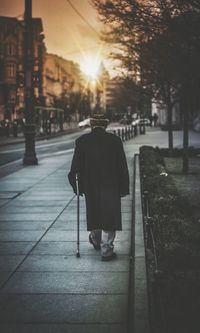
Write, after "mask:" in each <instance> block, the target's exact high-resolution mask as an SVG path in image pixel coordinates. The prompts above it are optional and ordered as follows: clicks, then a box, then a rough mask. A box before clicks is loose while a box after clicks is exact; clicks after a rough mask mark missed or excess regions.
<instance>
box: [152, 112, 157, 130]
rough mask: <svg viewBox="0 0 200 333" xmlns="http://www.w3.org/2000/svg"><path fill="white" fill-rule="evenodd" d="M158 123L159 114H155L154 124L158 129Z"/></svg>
mask: <svg viewBox="0 0 200 333" xmlns="http://www.w3.org/2000/svg"><path fill="white" fill-rule="evenodd" d="M157 122H158V115H157V113H154V114H153V124H154V127H157Z"/></svg>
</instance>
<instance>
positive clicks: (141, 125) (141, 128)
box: [139, 122, 145, 134]
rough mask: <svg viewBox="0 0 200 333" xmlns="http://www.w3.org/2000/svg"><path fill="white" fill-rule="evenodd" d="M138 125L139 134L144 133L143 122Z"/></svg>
mask: <svg viewBox="0 0 200 333" xmlns="http://www.w3.org/2000/svg"><path fill="white" fill-rule="evenodd" d="M139 126H140V134H145V123H144V122H141V123H140V124H139Z"/></svg>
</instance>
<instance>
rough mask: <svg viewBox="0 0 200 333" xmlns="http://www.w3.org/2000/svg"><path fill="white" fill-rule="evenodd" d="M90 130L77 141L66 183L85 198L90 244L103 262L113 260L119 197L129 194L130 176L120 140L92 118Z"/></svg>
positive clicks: (118, 225)
mask: <svg viewBox="0 0 200 333" xmlns="http://www.w3.org/2000/svg"><path fill="white" fill-rule="evenodd" d="M90 123H91V128H92V131H91V132H90V133H87V134H83V135H82V136H80V137H79V138H78V139H77V140H76V146H75V151H74V156H73V160H72V165H71V170H70V172H69V175H68V177H69V182H70V184H71V185H72V187H73V190H74V192H75V193H76V181H75V175H76V173H78V175H79V191H80V194H84V195H85V200H86V215H87V230H88V231H90V234H89V242H90V243H91V244H92V245H93V246H94V248H95V249H96V250H100V249H101V256H102V260H103V261H109V260H112V259H115V257H116V253H115V252H114V251H113V249H114V244H113V242H114V239H115V235H116V230H122V223H121V197H123V196H125V195H127V194H129V174H128V167H127V162H126V157H125V153H124V149H123V145H122V141H121V139H120V138H119V137H118V136H116V135H114V134H111V133H108V132H106V127H107V124H108V120H107V119H106V118H105V117H104V116H103V115H94V117H93V118H91V120H90Z"/></svg>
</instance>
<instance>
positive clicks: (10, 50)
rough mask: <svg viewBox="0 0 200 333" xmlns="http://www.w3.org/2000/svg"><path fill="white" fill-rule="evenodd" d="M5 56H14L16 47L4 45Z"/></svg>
mask: <svg viewBox="0 0 200 333" xmlns="http://www.w3.org/2000/svg"><path fill="white" fill-rule="evenodd" d="M6 54H7V55H10V56H14V55H16V47H15V44H11V43H10V44H7V45H6Z"/></svg>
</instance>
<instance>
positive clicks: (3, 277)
mask: <svg viewBox="0 0 200 333" xmlns="http://www.w3.org/2000/svg"><path fill="white" fill-rule="evenodd" d="M10 274H11V272H1V274H0V288H1V287H2V284H3V283H4V282H5V281H6V280H7V279H8V277H9V276H10Z"/></svg>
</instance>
